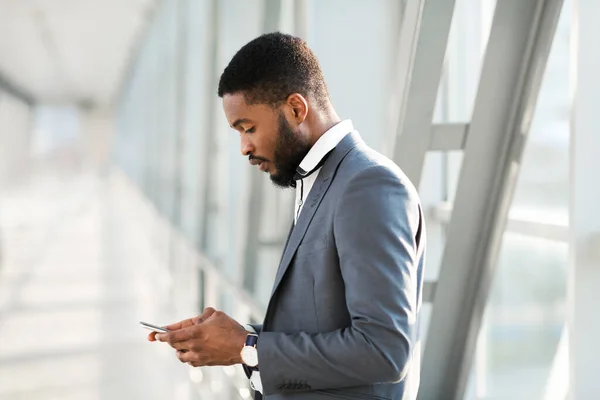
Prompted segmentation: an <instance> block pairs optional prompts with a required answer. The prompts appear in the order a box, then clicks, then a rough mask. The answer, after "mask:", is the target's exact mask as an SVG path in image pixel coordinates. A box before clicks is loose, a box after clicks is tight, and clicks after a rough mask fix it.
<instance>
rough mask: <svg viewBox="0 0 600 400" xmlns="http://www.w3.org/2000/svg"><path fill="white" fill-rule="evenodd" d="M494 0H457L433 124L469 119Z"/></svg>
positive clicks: (494, 4) (488, 32) (494, 5)
mask: <svg viewBox="0 0 600 400" xmlns="http://www.w3.org/2000/svg"><path fill="white" fill-rule="evenodd" d="M495 7H496V0H457V1H456V5H455V8H454V16H453V18H452V24H451V26H450V36H449V38H448V48H447V50H446V59H445V62H444V70H443V73H442V79H441V81H440V88H439V92H438V98H437V103H436V110H435V114H434V120H433V122H434V123H448V122H467V121H469V120H470V119H471V113H472V110H473V103H474V101H475V95H476V92H477V86H478V83H479V75H480V71H481V66H482V59H483V54H484V51H485V47H486V45H487V41H488V37H489V34H490V28H491V21H492V17H493V13H494V9H495Z"/></svg>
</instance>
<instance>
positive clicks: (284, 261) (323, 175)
mask: <svg viewBox="0 0 600 400" xmlns="http://www.w3.org/2000/svg"><path fill="white" fill-rule="evenodd" d="M360 141H361V139H360V136H359V135H358V133H357V132H352V133H350V134H348V135H346V137H344V139H342V141H341V142H340V143H339V144H338V145H337V146H336V148H335V149H334V150H333V152H332V153H331V156H330V157H329V158H328V159H327V161H325V163H324V164H323V167H322V168H321V171H320V172H319V175H318V176H317V179H316V180H315V183H314V184H313V187H312V189H311V191H310V193H309V195H308V198H307V199H306V201H305V202H304V206H303V207H302V211H301V212H300V216H299V218H298V221H297V222H296V226H295V227H293V228H292V231H291V233H290V235H289V236H288V241H287V244H286V246H285V249H284V251H283V256H282V257H281V261H280V263H279V268H278V269H277V275H276V276H275V283H274V284H273V290H272V292H271V297H272V296H273V295H274V294H275V291H276V290H277V287H278V286H279V284H280V283H281V280H282V279H283V277H284V275H285V272H286V271H287V269H288V267H289V265H290V263H291V261H292V258H293V257H294V254H296V250H297V249H298V246H299V245H300V242H301V241H302V239H303V238H304V235H305V234H306V230H307V229H308V227H309V225H310V223H311V221H312V219H313V216H314V215H315V212H316V211H317V209H318V208H319V204H321V200H322V199H323V196H324V195H325V193H327V190H328V189H329V186H330V185H331V182H332V180H333V175H334V174H335V171H336V170H337V167H338V165H339V164H340V162H341V161H342V160H343V158H344V157H345V156H346V154H348V152H350V150H352V148H354V147H355V146H356V145H357V144H358V143H359V142H360Z"/></svg>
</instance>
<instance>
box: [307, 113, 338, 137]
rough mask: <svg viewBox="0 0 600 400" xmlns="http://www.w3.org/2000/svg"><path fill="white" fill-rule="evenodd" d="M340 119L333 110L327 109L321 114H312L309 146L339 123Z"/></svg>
mask: <svg viewBox="0 0 600 400" xmlns="http://www.w3.org/2000/svg"><path fill="white" fill-rule="evenodd" d="M340 121H341V119H340V117H339V116H338V115H337V113H336V112H335V110H334V109H333V108H329V109H327V110H325V111H323V112H321V113H313V115H312V121H310V132H311V142H312V143H311V145H314V144H315V143H316V142H317V140H319V138H320V137H321V136H323V134H324V133H325V132H327V131H328V130H329V129H331V128H332V127H334V126H335V125H337V124H338V123H340Z"/></svg>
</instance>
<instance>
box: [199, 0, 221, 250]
mask: <svg viewBox="0 0 600 400" xmlns="http://www.w3.org/2000/svg"><path fill="white" fill-rule="evenodd" d="M221 4H222V3H221V2H220V1H219V0H212V2H211V11H212V18H211V19H210V20H211V21H212V24H211V27H210V30H209V32H210V35H211V41H210V43H211V46H210V51H209V59H210V60H212V62H211V64H210V68H209V72H208V76H209V79H210V84H209V87H210V88H216V87H217V86H218V83H219V80H218V79H219V78H218V76H219V68H220V66H219V45H220V41H221V40H220V39H221V38H220V35H219V31H220V25H221V24H220V23H219V21H220V20H221V12H222V11H221V7H222V6H221ZM215 97H216V96H215ZM218 103H219V99H217V98H214V99H212V101H209V102H208V105H209V107H208V110H207V115H208V121H207V126H206V131H205V132H207V134H206V141H205V146H204V149H203V150H204V157H203V159H204V165H203V167H202V172H203V174H204V177H203V178H204V179H203V182H204V187H202V188H201V189H202V194H201V195H202V196H203V197H204V200H203V202H202V204H203V207H202V224H201V225H200V230H201V231H200V234H199V235H198V237H199V242H200V250H201V251H202V252H203V253H204V254H207V255H208V257H209V258H211V257H214V256H215V255H214V254H212V253H213V252H212V251H211V249H210V243H211V235H212V234H213V232H214V231H213V228H214V223H213V220H214V218H211V217H212V214H213V213H214V203H215V200H214V197H215V196H216V194H215V193H214V192H215V191H214V188H215V187H216V183H215V179H216V177H215V176H214V175H215V174H214V169H213V168H212V165H215V158H216V149H217V148H218V144H217V138H216V137H215V135H213V134H212V133H213V132H215V131H216V127H217V107H218Z"/></svg>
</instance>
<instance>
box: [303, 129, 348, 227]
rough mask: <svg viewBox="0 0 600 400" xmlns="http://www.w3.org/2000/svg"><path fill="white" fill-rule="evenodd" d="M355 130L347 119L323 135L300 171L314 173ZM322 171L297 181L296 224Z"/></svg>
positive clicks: (307, 156)
mask: <svg viewBox="0 0 600 400" xmlns="http://www.w3.org/2000/svg"><path fill="white" fill-rule="evenodd" d="M353 130H354V126H353V125H352V121H351V120H349V119H346V120H344V121H341V122H339V123H338V124H336V125H334V126H333V127H332V128H330V129H329V130H328V131H327V132H325V133H324V134H323V135H321V137H320V138H319V140H317V142H316V143H315V144H314V146H313V147H311V149H310V150H309V151H308V154H306V156H305V157H304V159H303V160H302V162H301V163H300V167H299V170H300V171H306V172H307V173H308V172H310V171H312V170H313V169H314V168H315V167H316V166H317V165H318V164H319V163H320V162H321V160H322V159H323V157H325V155H326V154H327V153H329V152H330V151H331V150H333V149H334V148H335V146H337V145H338V144H339V143H340V142H341V141H342V139H343V138H344V137H345V136H346V135H347V134H348V133H350V132H352V131H353ZM300 171H299V172H300ZM320 171H321V168H320V167H319V169H317V170H315V171H314V172H313V173H312V174H310V175H308V176H307V177H305V178H303V179H299V180H297V181H296V202H295V208H294V224H295V223H296V222H298V216H299V215H300V212H301V211H302V206H303V205H304V202H305V201H306V199H307V198H308V194H309V193H310V190H311V189H312V187H313V185H314V183H315V181H316V180H317V177H318V176H319V172H320Z"/></svg>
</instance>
